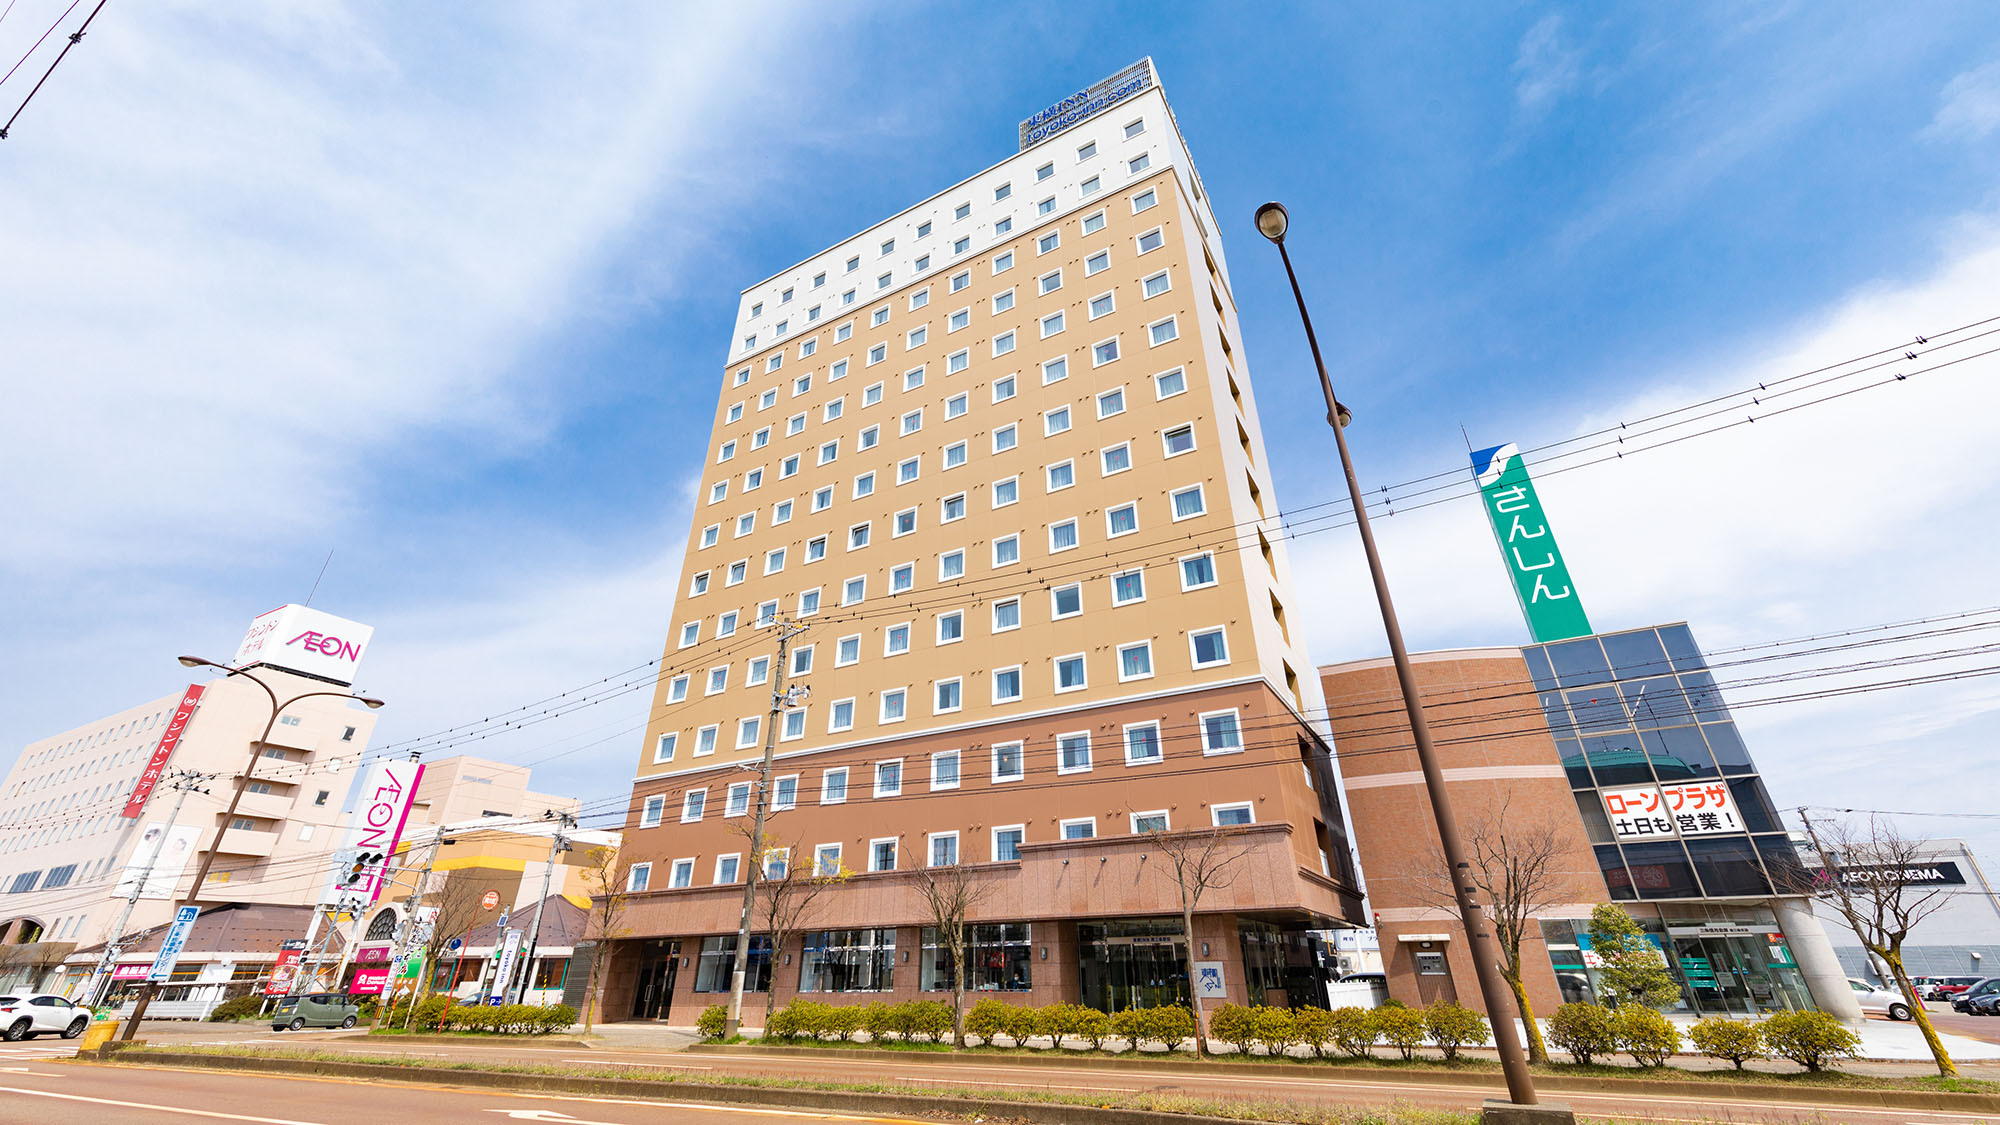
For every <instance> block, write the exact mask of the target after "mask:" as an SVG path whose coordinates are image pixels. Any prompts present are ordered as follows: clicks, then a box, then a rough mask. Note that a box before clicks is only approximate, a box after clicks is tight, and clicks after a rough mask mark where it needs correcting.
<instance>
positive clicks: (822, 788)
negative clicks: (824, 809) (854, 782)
mask: <svg viewBox="0 0 2000 1125" xmlns="http://www.w3.org/2000/svg"><path fill="white" fill-rule="evenodd" d="M835 774H839V775H840V795H839V796H838V797H835V796H830V794H832V793H833V792H834V788H833V786H832V785H830V784H829V783H828V782H829V779H831V778H832V777H833V776H834V775H835ZM847 779H848V768H847V767H846V766H834V767H833V768H831V769H824V770H821V771H820V772H819V803H820V804H822V805H844V804H846V803H847V788H848V786H847Z"/></svg>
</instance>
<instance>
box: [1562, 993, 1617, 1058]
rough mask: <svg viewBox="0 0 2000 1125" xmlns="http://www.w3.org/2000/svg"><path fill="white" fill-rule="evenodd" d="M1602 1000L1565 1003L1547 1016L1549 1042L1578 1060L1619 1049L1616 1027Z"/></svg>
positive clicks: (1609, 1011) (1609, 1010)
mask: <svg viewBox="0 0 2000 1125" xmlns="http://www.w3.org/2000/svg"><path fill="white" fill-rule="evenodd" d="M1613 1021H1614V1017H1613V1016H1612V1013H1611V1009H1609V1008H1607V1007H1605V1006H1604V1005H1602V1004H1564V1005H1563V1006H1562V1007H1560V1008H1557V1009H1556V1011H1555V1014H1554V1015H1552V1016H1550V1017H1549V1042H1551V1043H1554V1044H1555V1045H1556V1046H1557V1047H1559V1048H1561V1049H1563V1050H1565V1051H1568V1052H1569V1053H1570V1057H1571V1058H1573V1059H1575V1060H1576V1061H1577V1062H1580V1063H1586V1064H1587V1063H1589V1062H1590V1060H1591V1059H1594V1058H1596V1057H1597V1056H1599V1055H1608V1054H1610V1053H1611V1052H1613V1051H1615V1050H1617V1049H1618V1027H1617V1024H1616V1023H1615V1022H1613Z"/></svg>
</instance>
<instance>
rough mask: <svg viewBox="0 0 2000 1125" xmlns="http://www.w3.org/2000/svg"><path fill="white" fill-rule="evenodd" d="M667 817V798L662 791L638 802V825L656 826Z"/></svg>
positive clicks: (645, 826) (644, 826) (642, 826)
mask: <svg viewBox="0 0 2000 1125" xmlns="http://www.w3.org/2000/svg"><path fill="white" fill-rule="evenodd" d="M666 817H667V798H666V795H665V794H663V793H655V794H653V795H652V796H650V797H648V798H646V799H645V800H644V801H642V802H640V805H639V827H641V828H658V827H659V826H660V822H661V821H662V820H665V819H666Z"/></svg>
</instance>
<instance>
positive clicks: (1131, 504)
mask: <svg viewBox="0 0 2000 1125" xmlns="http://www.w3.org/2000/svg"><path fill="white" fill-rule="evenodd" d="M1127 509H1130V510H1131V512H1132V526H1131V527H1129V528H1127V529H1125V530H1124V531H1119V530H1118V529H1117V528H1115V527H1113V526H1112V523H1111V517H1112V516H1113V515H1115V514H1116V513H1118V512H1122V511H1125V510H1127ZM1137 534H1139V502H1138V501H1137V500H1127V501H1125V502H1124V503H1123V504H1113V505H1112V506H1111V507H1109V508H1106V509H1104V537H1105V538H1106V539H1123V538H1124V537H1126V536H1127V535H1137Z"/></svg>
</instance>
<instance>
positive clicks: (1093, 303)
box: [1090, 293, 1118, 320]
mask: <svg viewBox="0 0 2000 1125" xmlns="http://www.w3.org/2000/svg"><path fill="white" fill-rule="evenodd" d="M1117 311H1118V295H1117V294H1116V293H1099V294H1098V295H1097V296H1095V297H1092V298H1091V299H1090V319H1092V320H1096V319H1098V318H1099V317H1104V316H1110V315H1111V314H1112V313H1114V312H1117Z"/></svg>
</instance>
